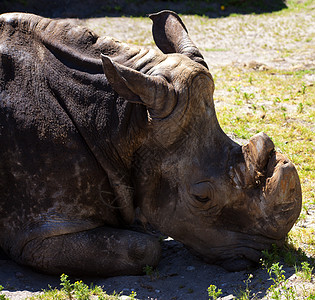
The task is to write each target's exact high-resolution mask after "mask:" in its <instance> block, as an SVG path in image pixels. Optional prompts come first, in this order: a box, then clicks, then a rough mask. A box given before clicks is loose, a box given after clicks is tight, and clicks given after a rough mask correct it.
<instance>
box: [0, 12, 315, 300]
mask: <svg viewBox="0 0 315 300" xmlns="http://www.w3.org/2000/svg"><path fill="white" fill-rule="evenodd" d="M183 19H184V22H185V24H186V26H187V28H188V30H189V32H190V35H191V37H192V39H193V40H194V41H195V43H196V44H197V46H198V47H199V48H200V49H201V51H202V53H203V54H204V56H205V59H206V61H207V63H208V65H209V66H210V69H211V70H212V72H214V73H215V71H216V70H217V69H218V68H220V67H221V66H223V65H244V66H247V67H253V68H256V67H257V68H261V67H262V68H264V67H266V68H269V67H272V68H280V69H286V70H295V69H311V68H313V69H314V68H315V44H314V42H315V20H314V10H313V11H311V12H309V13H305V12H303V11H301V12H295V13H288V14H285V15H277V14H275V15H272V16H271V15H268V14H267V15H242V16H235V17H229V18H216V19H209V20H208V21H207V22H205V21H204V19H203V18H198V17H197V18H196V17H191V16H184V17H183ZM73 22H76V23H79V24H82V25H85V26H88V27H90V28H91V29H93V30H94V31H96V32H97V33H98V34H100V35H104V34H105V35H109V36H113V37H115V38H117V39H119V40H122V41H126V42H129V43H135V44H141V45H145V46H146V47H154V44H153V42H152V37H151V33H150V30H151V23H150V20H147V19H135V18H125V17H115V18H109V17H106V18H94V19H91V18H90V19H76V20H73ZM284 52H286V53H287V55H285V56H284V55H283V53H284ZM221 80H223V79H221ZM314 80H315V78H314V77H310V78H309V81H313V82H314ZM218 92H220V93H222V92H223V91H218ZM304 222H309V224H313V225H314V214H313V215H310V216H309V217H308V219H307V220H306V221H304ZM300 225H301V226H302V225H305V224H300ZM285 271H286V277H290V275H292V277H291V278H290V280H291V282H292V284H294V285H296V284H297V283H298V281H299V280H298V279H297V278H296V275H293V274H294V269H292V268H291V269H290V268H287V269H285ZM250 273H252V274H253V278H252V279H251V282H250V289H251V290H252V291H253V292H256V293H257V296H258V298H262V297H263V296H264V293H265V292H266V290H267V289H268V287H269V286H270V284H271V282H270V281H268V276H267V274H266V272H265V271H263V270H262V269H257V270H251V271H242V272H234V273H231V272H227V271H225V270H224V269H222V268H220V267H217V266H213V265H208V264H205V263H204V262H202V261H201V260H199V259H198V258H196V257H194V256H193V255H191V254H190V253H189V251H188V250H187V249H186V248H185V247H184V246H183V245H181V244H179V243H177V242H175V241H173V240H171V239H167V240H165V241H164V242H163V256H162V260H161V263H160V265H159V266H158V272H153V274H152V276H148V275H144V276H123V277H114V278H108V279H103V278H80V279H82V280H83V281H84V282H85V283H87V284H89V283H90V282H93V283H94V284H97V285H100V286H103V287H104V290H106V291H107V292H108V293H111V292H113V291H114V290H115V291H118V292H120V291H123V294H124V295H129V294H130V293H131V291H132V290H134V291H135V292H136V293H137V298H139V299H159V300H170V299H188V300H189V299H208V296H207V287H208V286H209V285H210V284H214V285H216V286H217V287H218V288H220V289H222V292H223V295H222V297H223V298H222V299H232V295H234V296H235V295H237V294H238V291H239V290H240V287H241V288H242V289H244V288H245V283H244V281H245V280H247V279H248V276H249V274H250ZM72 280H77V278H72ZM0 284H1V285H3V286H4V287H5V292H4V293H5V295H6V296H8V297H9V298H11V299H24V298H25V297H28V296H31V295H32V294H33V293H37V292H40V291H41V290H42V289H47V288H48V285H51V286H52V287H55V286H58V284H59V277H55V276H47V275H43V274H38V273H36V272H33V271H32V270H30V269H28V268H24V267H22V266H19V265H17V264H15V263H14V262H12V261H11V260H9V259H7V258H5V257H4V256H1V255H0ZM311 284H312V283H311ZM313 284H314V282H313Z"/></svg>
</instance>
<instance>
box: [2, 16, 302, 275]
mask: <svg viewBox="0 0 315 300" xmlns="http://www.w3.org/2000/svg"><path fill="white" fill-rule="evenodd" d="M150 17H151V19H152V20H153V36H154V39H155V42H156V44H157V46H158V48H159V49H160V50H158V49H145V48H142V47H137V46H129V45H127V44H124V43H120V42H119V41H116V40H115V39H113V38H109V37H99V36H97V35H96V34H95V33H93V32H92V31H90V30H88V29H86V28H82V27H78V26H74V25H71V24H70V23H69V22H67V21H62V20H51V19H46V18H42V17H39V16H36V15H31V14H22V13H10V14H4V15H2V16H1V17H0V247H1V248H2V249H3V250H4V252H5V253H6V254H7V255H8V256H9V257H11V258H12V259H13V260H15V261H17V262H18V263H20V264H23V265H27V266H30V267H32V268H35V269H37V270H39V271H42V272H47V273H52V274H60V273H63V272H66V273H67V274H93V275H101V276H113V275H123V274H139V273H142V272H143V267H144V266H146V265H150V266H156V265H157V264H158V262H159V257H160V253H161V248H160V244H159V242H158V240H156V238H155V237H153V236H152V235H150V234H147V233H144V232H139V231H137V230H134V229H133V227H132V224H134V222H135V220H141V221H142V223H143V224H146V223H149V224H150V225H152V226H153V227H154V228H156V229H157V230H159V231H161V232H162V233H163V234H165V235H169V236H171V237H173V238H174V239H176V240H178V241H180V242H182V243H184V244H185V245H186V246H187V247H189V248H190V249H191V250H192V251H193V252H194V253H196V254H197V255H199V256H200V257H202V258H203V259H204V260H205V261H207V262H209V263H217V264H220V265H222V266H223V267H225V268H227V269H229V270H239V269H242V268H245V267H247V266H249V265H251V264H252V262H255V261H257V260H258V259H259V257H260V252H261V250H263V249H268V248H269V247H270V245H271V244H278V245H281V244H282V243H283V242H284V239H285V236H286V234H287V233H288V231H289V230H290V229H291V227H292V226H293V224H294V222H295V220H296V219H297V217H298V215H299V213H300V209H301V188H300V182H299V177H298V175H297V172H296V169H295V167H294V166H293V164H292V163H291V162H290V161H289V160H288V159H287V158H286V157H285V156H284V155H282V154H280V153H277V152H275V151H274V145H273V143H272V141H271V139H270V138H269V137H268V136H267V135H266V134H264V133H260V134H258V135H256V136H254V137H253V138H252V139H250V141H249V142H248V144H246V145H244V146H240V145H238V144H237V143H235V142H233V141H232V140H231V139H230V138H228V137H227V136H226V135H225V133H224V132H223V131H222V129H221V128H220V126H219V123H218V121H217V118H216V114H215V108H214V104H213V91H214V83H213V79H212V77H211V74H210V73H209V70H208V67H207V64H206V63H205V61H204V59H203V57H202V55H201V54H200V52H199V50H198V49H197V47H196V46H195V45H194V44H193V42H192V41H191V40H190V38H189V36H188V33H187V29H186V28H185V25H184V24H183V22H182V20H181V19H180V18H179V17H178V16H177V15H176V14H175V13H173V12H170V11H163V12H160V13H157V14H153V15H151V16H150ZM104 73H105V74H104Z"/></svg>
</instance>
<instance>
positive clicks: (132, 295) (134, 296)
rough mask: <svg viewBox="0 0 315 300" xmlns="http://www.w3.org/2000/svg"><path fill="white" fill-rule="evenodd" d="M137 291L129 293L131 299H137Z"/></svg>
mask: <svg viewBox="0 0 315 300" xmlns="http://www.w3.org/2000/svg"><path fill="white" fill-rule="evenodd" d="M136 296H137V293H136V292H135V291H131V294H130V295H129V298H130V299H136Z"/></svg>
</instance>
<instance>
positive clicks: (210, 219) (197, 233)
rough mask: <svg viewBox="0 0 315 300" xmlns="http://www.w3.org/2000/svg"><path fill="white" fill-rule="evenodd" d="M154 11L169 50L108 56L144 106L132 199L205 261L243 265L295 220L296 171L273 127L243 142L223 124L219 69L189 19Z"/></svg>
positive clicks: (119, 87)
mask: <svg viewBox="0 0 315 300" xmlns="http://www.w3.org/2000/svg"><path fill="white" fill-rule="evenodd" d="M150 18H151V19H152V20H153V36H154V39H155V42H156V44H157V46H158V47H159V49H160V50H161V51H162V52H163V53H162V52H160V51H158V50H153V49H151V50H147V51H146V52H145V53H144V54H143V55H140V54H139V53H140V52H139V53H137V55H136V56H134V55H133V56H131V57H127V58H126V57H125V58H121V57H120V58H119V59H118V58H115V57H111V58H110V57H109V56H106V55H102V60H103V66H104V71H105V74H106V76H107V78H108V80H109V82H110V84H111V85H112V87H113V89H114V90H116V92H117V93H118V94H120V95H121V96H123V97H124V98H125V99H127V100H128V101H130V102H133V103H140V104H142V105H145V107H146V108H147V125H146V128H145V129H144V130H143V131H144V132H145V134H143V135H141V138H139V139H140V142H139V147H138V150H137V151H136V153H134V155H133V159H134V160H133V166H132V168H131V172H132V178H133V182H134V187H135V198H136V200H135V206H136V207H138V208H139V210H140V212H141V218H142V220H145V221H146V222H149V223H150V224H151V225H153V226H154V227H156V228H157V229H159V230H160V231H161V232H163V233H164V234H167V235H169V236H171V237H173V238H174V239H176V240H178V241H180V242H182V243H183V244H185V245H186V246H187V247H188V248H190V249H191V250H192V251H193V252H194V253H196V254H197V255H199V256H201V257H202V258H203V259H204V260H206V261H207V262H210V263H217V264H220V265H222V266H223V267H225V268H226V269H228V270H239V269H243V268H245V267H247V266H249V265H251V264H252V262H255V261H258V260H259V258H260V256H261V251H262V250H263V249H268V248H269V247H270V246H271V245H272V244H277V245H281V244H282V243H283V242H284V239H285V237H286V234H287V233H288V232H289V230H290V229H291V227H292V226H293V224H294V222H295V221H296V219H297V218H298V216H299V213H300V210H301V201H302V195H301V187H300V182H299V177H298V174H297V171H296V169H295V167H294V165H293V164H292V163H291V162H290V161H289V159H288V158H287V157H286V156H285V155H283V154H280V153H277V152H276V151H275V149H274V144H273V142H272V140H271V139H270V138H269V137H268V136H267V135H266V134H264V133H259V134H257V135H255V136H254V137H252V138H251V139H250V140H249V142H248V143H247V144H246V145H238V144H237V143H235V142H234V141H232V140H231V139H230V138H229V137H228V136H227V135H226V134H225V133H224V132H223V131H222V129H221V127H220V125H219V123H218V120H217V117H216V113H215V107H214V103H213V92H214V83H213V79H212V76H211V74H210V72H209V70H208V67H207V64H206V63H205V61H204V59H203V57H202V55H201V53H200V51H199V50H198V48H197V47H196V46H195V45H194V44H193V42H192V41H191V39H190V38H189V35H188V33H187V30H186V28H185V25H184V24H183V22H182V21H181V19H180V18H179V17H178V16H177V15H176V14H175V13H173V12H170V11H163V12H160V13H158V14H153V15H150ZM139 51H140V50H139ZM135 57H136V58H135Z"/></svg>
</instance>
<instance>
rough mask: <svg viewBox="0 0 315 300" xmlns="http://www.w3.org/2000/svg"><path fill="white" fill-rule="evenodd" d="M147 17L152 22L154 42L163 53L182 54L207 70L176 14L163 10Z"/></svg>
mask: <svg viewBox="0 0 315 300" xmlns="http://www.w3.org/2000/svg"><path fill="white" fill-rule="evenodd" d="M149 17H150V19H151V20H152V21H153V27H152V33H153V38H154V41H155V43H156V45H157V46H158V47H159V49H160V50H161V51H162V52H163V53H166V54H167V53H181V54H184V55H186V56H188V57H189V58H190V59H192V60H194V61H196V62H198V63H200V64H202V65H203V66H204V67H206V68H207V69H208V66H207V64H206V62H205V60H204V58H203V56H202V54H201V53H200V51H199V49H198V48H197V47H196V45H195V44H194V43H193V42H192V40H191V39H190V37H189V35H188V31H187V29H186V27H185V25H184V23H183V21H182V20H181V18H180V17H179V16H178V15H177V14H176V13H174V12H172V11H169V10H163V11H161V12H159V13H156V14H151V15H149Z"/></svg>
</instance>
